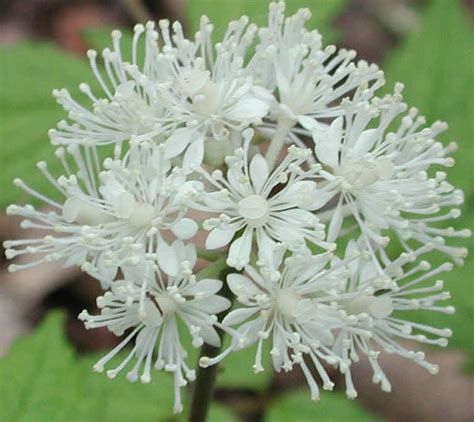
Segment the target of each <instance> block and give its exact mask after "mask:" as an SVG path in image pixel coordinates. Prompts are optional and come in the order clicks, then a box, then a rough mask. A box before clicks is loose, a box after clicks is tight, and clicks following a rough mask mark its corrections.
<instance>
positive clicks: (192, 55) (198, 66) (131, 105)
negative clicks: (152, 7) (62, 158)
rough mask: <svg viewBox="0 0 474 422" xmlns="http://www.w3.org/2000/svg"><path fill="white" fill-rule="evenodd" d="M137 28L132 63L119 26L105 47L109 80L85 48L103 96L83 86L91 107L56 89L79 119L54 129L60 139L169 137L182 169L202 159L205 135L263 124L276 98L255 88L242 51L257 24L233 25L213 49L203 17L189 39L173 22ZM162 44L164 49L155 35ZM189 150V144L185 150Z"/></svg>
mask: <svg viewBox="0 0 474 422" xmlns="http://www.w3.org/2000/svg"><path fill="white" fill-rule="evenodd" d="M159 26H160V32H158V31H156V30H155V28H154V23H153V22H148V23H147V25H146V29H145V27H143V25H137V26H136V27H135V36H134V38H133V45H132V63H128V62H125V61H124V58H123V57H122V53H121V48H120V41H119V40H120V32H119V31H114V32H113V33H112V38H113V44H114V47H113V51H110V50H109V49H105V50H104V52H103V54H102V55H103V58H104V64H105V77H104V76H103V75H102V74H101V72H100V71H99V69H98V66H97V63H96V56H97V53H96V52H95V51H93V50H91V51H89V52H88V56H89V59H90V62H91V67H92V70H93V72H94V75H95V77H96V79H97V80H98V82H99V84H100V86H101V87H102V89H103V91H104V93H105V95H106V98H105V99H103V98H100V97H97V96H96V95H95V94H93V92H92V91H91V89H90V87H89V86H88V85H87V84H81V85H80V89H81V91H82V92H83V93H84V94H86V95H87V96H88V97H89V99H90V100H91V102H92V105H93V111H89V110H88V109H87V108H85V107H83V106H81V105H80V104H78V103H77V102H76V101H75V100H74V99H72V97H71V96H70V94H69V92H68V91H67V90H60V91H58V90H56V91H54V95H55V96H56V98H57V100H58V102H59V103H60V104H61V105H62V106H63V107H64V108H65V109H66V110H67V111H68V113H69V117H70V118H71V119H72V120H73V121H74V122H75V123H73V124H69V123H67V122H64V121H63V122H61V123H60V124H59V130H52V131H51V132H50V136H51V140H52V141H53V143H56V144H71V143H86V144H93V145H98V144H108V143H121V142H123V141H128V140H135V141H140V140H145V141H151V140H153V141H155V142H165V140H166V142H165V144H166V147H167V156H168V158H172V157H175V156H177V155H180V154H181V153H182V152H183V151H185V150H186V149H187V151H186V153H185V154H184V156H183V167H184V168H188V167H189V166H190V165H191V164H194V163H195V164H200V163H201V162H202V159H203V156H204V141H205V140H206V139H207V137H211V138H214V139H225V138H228V137H229V133H230V132H231V131H234V130H242V129H243V128H245V127H247V126H248V125H249V124H252V123H258V122H260V121H261V119H262V118H263V117H264V116H265V115H266V114H267V113H268V110H269V107H270V102H271V100H272V97H271V95H270V94H269V93H268V92H267V91H266V90H265V89H264V88H261V87H258V86H255V84H254V83H253V78H252V76H251V75H250V74H249V73H248V72H246V71H245V68H244V67H243V56H244V54H245V52H246V49H247V46H248V45H249V44H250V43H251V41H252V40H253V37H254V34H255V31H256V28H255V26H254V25H250V26H248V19H247V18H242V19H240V20H239V21H236V22H232V23H231V24H230V25H229V28H228V30H227V32H226V34H225V36H224V39H223V40H222V42H220V43H218V44H216V46H215V47H214V46H212V41H211V34H212V25H211V24H210V23H209V22H208V20H207V18H205V17H203V18H202V20H201V30H200V31H199V32H198V33H197V34H196V37H195V40H194V41H191V40H188V39H186V38H184V35H183V31H182V27H181V25H180V24H179V23H178V22H175V23H174V24H173V31H172V33H171V32H170V28H169V26H170V25H169V21H167V20H162V21H160V22H159ZM143 33H145V41H144V43H145V47H144V49H145V59H144V63H143V64H139V63H138V61H137V55H138V52H137V50H139V41H140V38H141V36H142V34H143ZM160 36H161V39H162V42H163V43H164V45H163V47H162V48H161V49H160V48H159V46H158V44H157V43H158V39H159V38H160ZM188 147H189V148H188Z"/></svg>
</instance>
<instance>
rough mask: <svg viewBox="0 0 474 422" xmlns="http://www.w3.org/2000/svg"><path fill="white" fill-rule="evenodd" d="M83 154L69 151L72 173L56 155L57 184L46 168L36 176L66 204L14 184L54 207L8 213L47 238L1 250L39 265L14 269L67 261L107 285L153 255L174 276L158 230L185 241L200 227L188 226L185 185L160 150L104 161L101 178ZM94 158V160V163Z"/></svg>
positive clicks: (88, 156)
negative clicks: (37, 256) (32, 257)
mask: <svg viewBox="0 0 474 422" xmlns="http://www.w3.org/2000/svg"><path fill="white" fill-rule="evenodd" d="M92 151H93V153H92V154H91V151H90V150H89V149H88V148H85V149H84V152H81V150H80V148H79V147H77V146H69V147H68V148H67V153H68V154H67V155H69V156H70V157H71V158H72V161H73V164H74V165H75V167H76V168H77V170H75V172H74V173H72V171H71V170H70V169H71V163H70V162H68V161H71V160H67V159H66V157H67V155H66V152H65V150H64V149H62V148H60V149H58V150H57V153H56V155H57V156H58V157H59V159H60V160H61V162H62V163H63V166H64V170H65V172H66V174H65V175H64V176H61V177H60V178H59V179H58V180H55V179H54V178H53V177H52V176H51V174H50V173H49V172H48V170H47V167H46V164H45V163H40V164H39V168H40V169H41V171H42V172H43V173H44V175H45V176H46V177H47V178H48V180H49V181H50V182H51V183H52V184H53V185H54V186H55V187H56V188H57V189H58V190H59V192H60V193H61V194H62V195H63V197H64V199H63V200H62V201H61V202H56V201H53V200H50V199H48V198H45V197H44V196H43V195H41V194H39V193H37V192H35V191H33V190H32V189H30V188H29V187H27V186H26V185H25V184H24V183H23V182H22V181H20V180H18V181H17V182H16V183H17V185H18V186H20V187H22V188H23V189H24V190H26V191H27V192H29V193H31V194H33V195H34V196H36V197H37V198H38V199H42V200H44V201H45V203H46V204H47V205H49V206H51V207H52V208H53V209H52V210H51V211H42V210H36V209H35V208H33V207H32V206H31V205H25V206H17V205H12V206H10V207H9V208H8V213H9V214H16V215H21V216H23V217H26V218H28V220H25V221H24V222H23V227H35V228H40V229H43V230H47V231H49V232H50V233H49V234H47V235H46V236H45V237H43V238H38V239H26V240H16V241H9V242H6V243H5V246H6V247H7V248H8V249H7V252H6V253H7V256H8V257H9V258H13V257H15V256H17V255H22V254H30V253H32V254H33V253H34V254H36V253H38V254H43V257H42V258H40V259H39V260H37V261H35V262H33V263H30V264H25V265H13V266H11V269H12V270H14V269H17V268H22V267H26V266H31V265H35V264H38V263H41V262H43V261H51V260H60V259H64V260H65V265H79V266H82V268H83V269H84V270H86V271H88V272H90V273H91V274H92V275H97V276H100V278H101V279H102V280H106V279H108V280H109V281H111V280H112V279H113V278H114V277H115V274H116V272H117V267H118V266H120V265H126V264H128V265H130V264H134V263H137V262H139V261H140V260H141V258H142V256H143V255H145V254H148V255H150V256H151V257H153V256H154V255H155V254H156V255H157V259H158V263H159V264H160V265H161V266H162V269H163V270H164V271H166V272H167V273H169V274H173V275H176V273H177V271H178V270H179V265H178V261H177V259H176V258H175V257H174V255H173V253H172V251H171V250H170V247H169V246H168V245H167V243H166V242H165V241H164V239H163V237H162V231H163V230H169V231H171V232H173V234H174V235H175V236H177V237H178V238H181V239H188V238H190V237H192V236H194V234H195V233H196V231H197V224H196V223H195V222H194V221H192V220H190V219H188V218H185V217H184V215H185V213H186V209H185V208H184V207H183V206H182V197H183V195H184V196H185V192H186V185H187V184H188V185H189V184H192V182H186V180H185V177H184V176H183V174H182V172H179V171H173V172H170V171H169V163H168V162H167V160H165V159H164V158H163V153H162V148H151V147H150V146H149V145H147V144H142V146H141V147H140V148H132V149H131V150H130V151H129V152H128V153H127V155H126V157H125V158H124V159H122V160H121V159H119V158H117V157H116V159H115V160H113V159H110V158H108V159H106V160H105V161H104V165H103V170H101V169H99V167H98V162H97V160H96V158H97V157H96V156H95V153H94V151H95V150H94V149H92ZM91 155H92V157H91Z"/></svg>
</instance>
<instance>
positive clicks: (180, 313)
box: [79, 241, 230, 413]
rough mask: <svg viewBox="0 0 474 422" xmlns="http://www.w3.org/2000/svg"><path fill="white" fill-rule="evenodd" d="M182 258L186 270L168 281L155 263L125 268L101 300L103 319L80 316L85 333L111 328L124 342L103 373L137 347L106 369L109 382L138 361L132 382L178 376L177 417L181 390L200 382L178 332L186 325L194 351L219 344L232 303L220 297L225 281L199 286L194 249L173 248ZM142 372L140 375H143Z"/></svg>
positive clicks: (100, 365) (111, 354)
mask: <svg viewBox="0 0 474 422" xmlns="http://www.w3.org/2000/svg"><path fill="white" fill-rule="evenodd" d="M172 248H173V249H174V250H175V253H176V255H177V256H179V258H180V263H181V269H180V273H179V274H178V275H177V276H176V277H173V276H166V275H165V274H163V273H162V272H161V271H160V270H159V266H158V265H153V264H151V263H150V262H148V263H147V265H145V266H144V267H143V266H142V267H124V269H123V273H124V278H123V279H120V280H116V281H114V282H113V283H112V284H111V287H110V290H108V291H106V292H105V293H104V295H103V296H100V297H98V298H97V306H98V307H99V309H100V314H99V315H90V314H89V313H88V312H87V311H83V312H81V314H80V315H79V318H80V319H81V320H83V321H84V323H85V326H86V328H88V329H89V328H97V327H107V328H108V329H109V330H110V331H111V332H112V333H114V334H116V335H117V336H122V335H124V334H125V335H126V337H125V338H124V340H123V341H122V342H121V343H120V344H119V345H118V346H117V347H115V348H114V349H113V350H112V351H111V352H109V353H108V354H107V355H105V356H104V357H103V358H102V359H100V360H99V361H98V362H97V363H96V364H95V365H94V369H95V370H96V371H99V372H102V371H103V370H104V367H105V366H106V365H107V363H108V362H109V361H110V360H111V359H112V358H113V357H114V356H116V355H117V354H118V353H119V352H120V351H121V350H123V349H124V348H125V346H126V345H128V344H129V343H131V342H134V344H133V348H132V349H131V351H130V352H129V353H128V355H127V356H126V357H125V358H124V360H123V361H122V362H121V363H120V364H119V365H118V366H117V367H115V368H113V369H110V370H107V372H106V374H107V376H108V377H109V378H115V376H116V375H117V374H118V373H119V372H120V371H122V370H123V369H124V368H125V367H126V366H127V365H128V364H129V362H130V361H131V360H132V359H133V358H135V359H136V363H135V365H134V366H133V367H132V369H131V370H130V371H129V372H128V373H127V379H128V380H129V381H136V380H138V378H140V381H141V382H143V383H148V382H150V381H151V377H152V374H151V371H152V368H154V369H157V370H165V371H168V372H171V373H172V374H173V379H174V395H175V396H174V408H173V409H174V412H175V413H179V412H181V411H182V409H183V406H182V403H181V388H182V387H184V386H186V385H187V383H188V381H193V380H194V379H195V371H194V370H193V369H190V367H189V366H188V365H187V363H186V357H187V355H188V351H187V350H186V349H185V347H184V346H183V344H182V340H181V337H182V333H181V334H180V332H179V331H180V330H179V329H178V323H179V321H181V322H183V323H184V325H185V327H186V328H187V331H188V333H189V335H190V336H191V337H192V338H193V341H192V346H193V347H200V346H201V345H202V344H203V343H204V342H206V343H208V344H210V345H213V346H219V345H220V337H219V335H218V334H217V332H216V330H215V324H216V322H217V317H216V314H218V313H220V312H222V311H223V310H225V309H227V308H228V307H229V306H230V301H229V300H228V299H226V298H224V297H222V296H219V295H217V294H216V293H217V292H218V291H219V290H220V289H221V287H222V282H221V281H219V280H214V279H203V280H199V281H196V277H195V276H194V275H193V274H192V271H191V268H192V267H193V266H194V263H195V261H196V251H195V248H194V247H193V246H192V245H188V246H184V244H183V243H182V242H180V241H175V242H174V243H173V245H172ZM140 372H141V374H140Z"/></svg>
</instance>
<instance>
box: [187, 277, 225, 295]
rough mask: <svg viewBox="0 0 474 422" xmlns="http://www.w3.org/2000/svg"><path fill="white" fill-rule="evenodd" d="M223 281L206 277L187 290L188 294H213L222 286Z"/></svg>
mask: <svg viewBox="0 0 474 422" xmlns="http://www.w3.org/2000/svg"><path fill="white" fill-rule="evenodd" d="M222 284H223V283H222V281H220V280H215V279H213V278H205V279H203V280H200V281H199V282H197V283H196V284H194V285H192V286H191V287H189V288H187V289H186V290H185V292H186V294H196V293H203V294H205V295H213V294H215V293H217V292H218V291H219V290H220V289H221V287H222Z"/></svg>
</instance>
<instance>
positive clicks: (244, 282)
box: [227, 274, 262, 296]
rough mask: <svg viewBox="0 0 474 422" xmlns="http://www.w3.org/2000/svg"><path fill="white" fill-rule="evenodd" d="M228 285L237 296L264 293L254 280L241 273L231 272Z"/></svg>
mask: <svg viewBox="0 0 474 422" xmlns="http://www.w3.org/2000/svg"><path fill="white" fill-rule="evenodd" d="M227 285H228V286H229V289H230V290H231V291H232V293H234V294H235V295H236V296H240V295H244V296H255V295H258V294H261V293H262V291H261V290H260V289H259V288H258V287H257V286H256V285H255V283H254V282H252V280H250V279H249V278H248V277H245V276H244V275H241V274H229V275H228V276H227Z"/></svg>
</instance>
